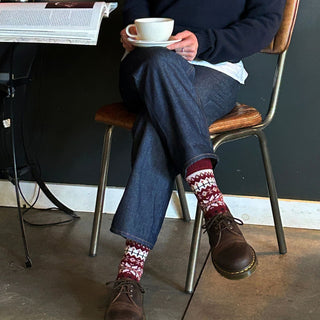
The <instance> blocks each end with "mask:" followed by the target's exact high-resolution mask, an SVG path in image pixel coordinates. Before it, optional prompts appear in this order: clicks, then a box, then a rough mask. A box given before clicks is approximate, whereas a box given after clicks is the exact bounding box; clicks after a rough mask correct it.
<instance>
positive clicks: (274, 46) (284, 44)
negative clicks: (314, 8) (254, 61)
mask: <svg viewBox="0 0 320 320" xmlns="http://www.w3.org/2000/svg"><path fill="white" fill-rule="evenodd" d="M299 1H300V0H287V1H286V5H285V8H284V12H283V17H282V22H281V25H280V28H279V30H278V32H277V34H276V35H275V37H274V38H273V40H272V41H271V43H270V44H269V46H268V47H267V48H265V49H263V50H262V51H261V52H264V53H274V54H280V53H282V52H284V51H285V50H287V49H288V47H289V44H290V40H291V36H292V32H293V28H294V24H295V22H296V17H297V13H298V7H299Z"/></svg>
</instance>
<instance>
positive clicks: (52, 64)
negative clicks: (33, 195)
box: [25, 0, 320, 200]
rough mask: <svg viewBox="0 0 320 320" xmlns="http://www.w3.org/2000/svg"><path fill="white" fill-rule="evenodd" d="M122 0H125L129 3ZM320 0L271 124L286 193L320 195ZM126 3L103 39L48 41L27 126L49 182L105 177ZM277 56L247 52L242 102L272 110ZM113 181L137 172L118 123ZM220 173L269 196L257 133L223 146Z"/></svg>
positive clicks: (311, 4) (229, 187)
mask: <svg viewBox="0 0 320 320" xmlns="http://www.w3.org/2000/svg"><path fill="white" fill-rule="evenodd" d="M120 5H121V1H120ZM319 12H320V3H319V1H318V0H308V1H301V5H300V11H299V14H298V19H297V24H296V28H295V31H294V34H293V38H292V44H291V47H290V50H289V52H288V56H287V63H286V68H285V72H284V78H283V84H282V88H281V94H280V100H279V109H278V112H277V114H276V117H275V119H274V121H273V123H272V124H271V125H270V127H268V129H267V130H266V133H267V137H268V141H269V150H270V154H271V160H272V164H273V168H274V174H275V178H276V182H277V187H278V193H279V196H280V197H282V198H292V199H308V200H320V189H319V180H320V173H319V163H320V147H319V141H320V138H319V136H320V126H319V123H318V122H319V118H320V108H319V107H320V105H319V99H318V92H319V74H320V63H319V58H318V55H319V52H320V42H319V32H320V22H319ZM120 28H121V10H120V9H117V10H116V11H115V12H114V13H112V14H111V16H110V18H109V19H105V20H104V21H103V24H102V27H101V33H100V37H99V43H98V45H97V46H96V47H86V46H63V45H41V46H39V51H38V56H37V59H36V62H35V65H34V81H33V85H32V87H31V92H32V94H31V97H30V99H29V100H30V102H31V103H30V105H29V107H28V108H29V111H28V117H27V119H26V122H25V127H26V131H27V132H29V133H30V132H31V133H32V134H28V133H27V135H28V138H27V147H28V149H30V150H32V154H33V155H34V156H33V157H34V158H36V159H37V161H38V162H39V164H40V167H41V172H42V176H43V178H44V180H45V181H49V182H61V183H73V184H93V185H97V183H98V179H99V168H100V155H101V147H102V140H103V133H104V126H103V125H101V124H97V123H95V122H94V114H95V111H96V110H97V109H98V108H99V107H101V106H102V105H104V104H106V103H110V102H113V101H118V100H119V99H120V96H119V93H118V87H117V83H118V75H117V73H118V67H119V60H120V57H121V54H122V48H121V46H120V43H119V30H120ZM273 63H274V58H273V57H271V56H267V55H262V54H259V55H255V56H254V57H250V58H248V59H246V60H245V65H246V67H247V69H248V71H249V74H250V77H249V79H248V81H247V83H246V85H245V86H244V87H243V88H242V90H241V93H240V96H239V101H241V102H244V103H247V104H251V105H254V106H256V107H258V108H259V110H261V112H262V113H263V112H264V111H265V110H266V104H267V102H268V94H269V92H270V87H271V84H272V74H273ZM113 141H114V144H113V151H112V159H111V167H110V180H109V184H110V185H113V186H124V185H125V183H126V180H127V177H128V174H129V171H130V145H131V137H130V133H129V132H126V131H124V130H116V131H115V135H114V140H113ZM218 154H219V157H220V159H221V161H220V163H219V165H218V167H217V171H216V175H217V179H218V182H219V184H220V187H221V189H222V191H223V192H224V193H227V194H238V195H259V196H265V195H266V186H265V180H264V173H263V168H262V164H261V157H260V153H259V148H258V144H257V141H256V139H255V138H250V139H246V140H242V141H238V142H233V143H229V144H226V145H223V146H221V147H220V148H219V150H218Z"/></svg>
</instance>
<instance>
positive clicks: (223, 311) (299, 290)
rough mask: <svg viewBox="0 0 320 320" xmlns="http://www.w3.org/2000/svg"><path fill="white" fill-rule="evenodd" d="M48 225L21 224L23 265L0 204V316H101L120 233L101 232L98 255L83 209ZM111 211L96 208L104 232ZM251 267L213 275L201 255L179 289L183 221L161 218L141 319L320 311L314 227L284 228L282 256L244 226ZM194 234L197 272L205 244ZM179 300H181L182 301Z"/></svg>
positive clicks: (14, 224)
mask: <svg viewBox="0 0 320 320" xmlns="http://www.w3.org/2000/svg"><path fill="white" fill-rule="evenodd" d="M80 216H81V219H80V220H78V221H76V222H74V223H71V224H67V225H61V226H54V227H41V228H39V227H37V228H36V227H29V226H27V227H26V231H27V237H28V243H29V250H30V254H31V257H32V262H33V266H32V268H30V269H26V268H24V255H23V247H22V241H21V236H20V229H19V224H18V219H17V210H16V209H14V208H0V226H1V234H0V270H1V273H0V319H1V320H13V319H14V320H22V319H24V320H31V319H32V320H41V319H44V320H58V319H59V320H69V319H70V320H71V319H79V320H84V319H92V320H93V319H97V320H98V319H101V320H102V319H103V315H104V310H105V305H106V303H107V301H108V297H109V293H110V288H108V287H107V286H106V285H105V282H106V281H111V280H113V279H114V278H115V276H116V272H117V265H118V263H119V260H120V258H121V256H122V253H123V247H124V241H123V239H122V238H120V237H118V236H115V235H113V234H111V233H110V232H102V235H101V240H100V246H99V252H98V256H97V257H95V258H91V257H89V256H88V248H89V241H90V232H91V224H92V214H90V213H81V214H80ZM64 218H65V216H63V215H61V214H59V213H58V212H46V211H41V212H35V213H31V215H29V214H28V219H29V220H32V221H35V222H41V221H45V222H48V221H57V220H59V219H64ZM111 218H112V216H110V215H104V217H103V230H102V231H105V230H106V229H108V226H109V225H110V221H111ZM243 231H244V233H245V235H246V238H247V240H248V241H249V242H250V243H251V244H252V245H253V247H254V248H255V249H256V251H257V254H258V259H259V266H258V269H257V271H256V273H255V274H254V275H253V276H252V277H250V278H248V279H245V280H241V281H230V280H226V279H224V278H222V277H220V276H219V275H218V274H217V273H216V271H215V270H214V269H213V267H212V265H211V262H210V260H209V261H208V262H207V263H206V264H205V268H204V272H203V274H202V277H201V279H200V281H199V284H198V286H197V289H196V291H195V294H194V295H193V296H192V299H191V301H190V304H189V306H188V301H189V299H190V296H189V295H187V294H185V293H184V292H183V288H184V281H185V274H186V264H187V259H188V250H189V245H190V237H191V232H192V223H189V224H188V223H184V222H183V221H180V220H174V219H167V220H165V223H164V227H163V229H162V231H161V234H160V237H159V240H158V242H157V245H156V246H155V248H154V250H153V251H152V252H151V253H150V254H149V257H148V260H147V263H146V267H145V273H144V276H143V280H142V285H143V286H144V288H145V289H146V295H145V310H146V314H147V319H149V320H160V319H161V320H175V319H181V318H182V315H183V314H184V312H185V310H186V314H185V317H184V319H185V320H191V319H192V320H194V319H199V320H206V319H213V320H218V319H224V320H231V319H232V320H233V319H237V320H242V319H243V320H251V319H262V320H264V319H266V320H267V319H276V320H277V319H290V320H291V319H293V320H295V319H303V320H306V319H320V307H319V305H320V277H319V270H320V250H319V249H320V231H314V230H302V229H286V230H285V233H286V239H287V245H288V254H286V255H284V256H280V255H279V254H278V253H277V244H276V239H275V235H274V230H273V228H271V227H261V226H245V227H244V228H243ZM208 249H209V247H208V244H207V239H206V236H205V237H203V239H202V246H201V253H200V256H199V259H198V261H199V264H198V270H200V268H201V267H202V265H203V263H204V261H205V256H206V254H207V252H208ZM187 306H188V307H187Z"/></svg>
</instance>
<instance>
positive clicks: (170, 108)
mask: <svg viewBox="0 0 320 320" xmlns="http://www.w3.org/2000/svg"><path fill="white" fill-rule="evenodd" d="M239 86H240V84H239V83H238V82H237V81H236V80H234V79H232V78H231V77H229V76H227V75H225V74H223V73H221V72H219V71H216V70H213V69H209V68H206V67H202V66H194V65H192V64H190V63H189V62H187V61H186V60H185V59H183V58H182V57H181V56H179V55H178V54H176V53H175V52H174V51H170V50H168V49H166V48H159V47H151V48H136V49H134V50H133V51H132V52H131V53H130V54H128V55H127V57H126V58H125V59H124V60H123V61H122V63H121V66H120V92H121V95H122V98H123V101H124V103H125V104H126V106H127V108H128V109H129V110H131V111H134V112H136V113H137V114H138V117H137V120H136V122H135V126H134V128H133V148H132V171H131V174H130V177H129V180H128V183H127V186H126V189H125V192H124V195H123V197H122V199H121V201H120V204H119V207H118V209H117V211H116V214H115V216H114V218H113V221H112V225H111V231H112V232H114V233H116V234H119V235H121V236H123V237H125V238H128V239H131V240H134V241H137V242H139V243H141V244H143V245H145V246H147V247H149V248H151V249H152V248H153V246H154V244H155V242H156V240H157V237H158V234H159V232H160V229H161V226H162V223H163V219H164V217H165V213H166V210H167V207H168V203H169V200H170V197H171V194H172V190H173V184H174V180H175V177H176V175H177V174H182V175H183V176H185V172H186V169H187V167H188V166H189V165H191V164H192V163H194V162H196V161H198V160H201V159H205V158H211V159H212V162H213V164H214V165H215V163H216V161H217V156H216V155H215V154H214V153H213V150H212V144H211V142H210V138H209V133H208V125H209V124H210V123H212V122H213V121H215V120H217V119H219V118H221V117H222V116H224V115H225V114H227V113H228V112H229V111H230V110H231V109H232V108H233V107H234V105H235V101H236V95H237V93H238V89H239Z"/></svg>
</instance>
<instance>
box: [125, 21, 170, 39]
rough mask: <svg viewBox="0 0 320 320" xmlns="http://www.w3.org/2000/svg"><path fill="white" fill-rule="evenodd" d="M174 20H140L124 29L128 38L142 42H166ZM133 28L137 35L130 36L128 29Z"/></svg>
mask: <svg viewBox="0 0 320 320" xmlns="http://www.w3.org/2000/svg"><path fill="white" fill-rule="evenodd" d="M173 25H174V20H173V19H170V18H140V19H136V20H134V24H129V25H128V26H127V27H126V33H127V35H128V36H129V37H130V38H133V39H136V40H144V41H167V40H168V39H169V38H170V36H171V34H172V31H173ZM133 26H135V27H136V31H137V34H132V33H131V32H130V28H131V27H133Z"/></svg>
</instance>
